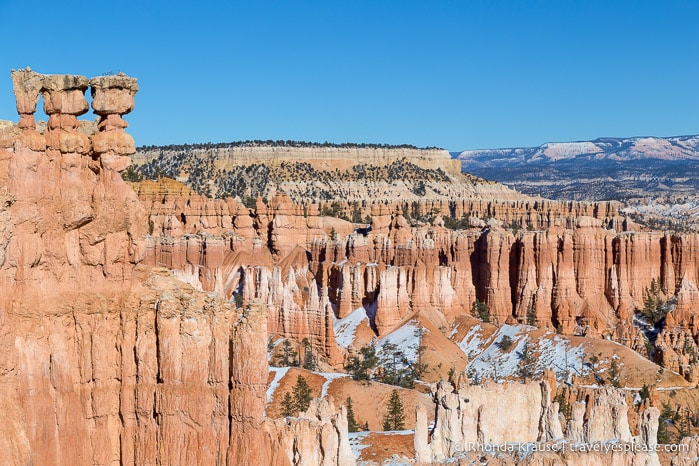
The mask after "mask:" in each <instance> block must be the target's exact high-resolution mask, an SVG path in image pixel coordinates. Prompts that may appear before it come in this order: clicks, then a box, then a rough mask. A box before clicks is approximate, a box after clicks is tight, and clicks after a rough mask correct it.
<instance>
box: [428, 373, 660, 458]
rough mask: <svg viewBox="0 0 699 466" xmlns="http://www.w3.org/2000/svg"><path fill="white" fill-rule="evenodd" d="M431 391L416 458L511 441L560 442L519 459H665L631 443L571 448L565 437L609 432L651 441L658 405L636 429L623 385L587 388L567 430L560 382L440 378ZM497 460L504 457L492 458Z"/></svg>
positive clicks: (577, 439)
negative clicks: (431, 407) (432, 411)
mask: <svg viewBox="0 0 699 466" xmlns="http://www.w3.org/2000/svg"><path fill="white" fill-rule="evenodd" d="M432 393H433V396H434V401H435V404H436V408H437V409H436V419H435V426H434V429H433V430H432V432H431V435H429V440H430V441H429V444H428V429H427V416H426V413H425V412H424V410H420V409H418V411H417V413H416V424H415V452H416V461H417V462H418V463H419V464H430V463H432V462H437V461H445V460H449V459H450V458H452V459H453V458H465V457H468V454H469V452H479V451H483V450H482V448H483V447H484V446H486V445H505V444H508V443H511V444H512V443H530V444H534V443H538V444H540V445H541V444H548V445H550V446H551V445H556V444H557V445H558V446H560V448H558V449H556V448H552V449H550V450H549V452H547V453H534V454H533V455H531V456H530V455H527V456H528V458H527V460H526V461H525V462H523V463H522V464H572V465H577V464H581V465H582V464H593V463H594V461H595V460H601V461H602V463H600V464H619V465H636V464H638V465H646V466H650V465H659V464H660V463H659V461H658V457H657V453H655V452H654V451H633V449H631V448H629V449H628V451H626V452H623V451H616V452H614V451H608V452H606V453H605V454H603V455H602V454H600V455H599V456H596V455H597V454H598V453H596V452H584V453H581V452H575V451H572V450H573V449H571V448H569V446H570V445H569V444H568V443H567V442H570V443H571V444H578V445H580V444H586V445H592V444H596V443H604V442H608V441H612V440H613V441H615V442H619V443H622V444H623V443H627V444H637V445H639V448H638V449H637V450H652V449H653V448H654V446H655V445H656V444H657V432H658V416H659V414H660V412H659V411H658V410H657V409H656V408H647V409H646V410H645V411H643V413H642V414H641V416H640V418H639V421H638V431H639V435H638V436H636V437H633V436H632V435H631V431H630V428H629V420H628V414H627V412H628V409H629V407H628V405H627V404H626V397H625V394H624V393H623V391H622V390H618V389H614V388H611V387H604V388H603V389H601V390H588V392H587V393H586V396H585V397H584V398H581V399H580V401H576V402H575V403H574V405H573V409H572V415H571V418H570V419H569V420H568V422H567V424H568V425H567V427H566V429H565V431H564V430H563V423H564V422H565V418H563V417H562V416H561V415H559V404H558V402H556V401H552V399H553V395H554V393H555V387H551V385H550V384H549V382H548V381H545V380H544V381H541V382H529V383H526V384H519V383H505V384H495V383H493V382H491V381H488V382H486V383H485V384H483V385H465V384H462V385H460V386H459V387H458V389H456V388H455V387H454V386H453V385H452V384H451V383H448V382H446V381H441V382H439V383H438V384H436V385H435V386H434V388H433V392H432ZM562 441H565V442H564V443H561V442H562ZM515 451H516V449H515ZM615 456H616V458H615ZM474 458H475V457H474ZM610 460H611V461H610ZM481 461H482V460H481ZM549 461H551V462H549ZM560 461H564V463H559V462H560ZM488 464H490V462H489V463H488ZM495 464H500V463H498V462H497V461H495ZM503 464H508V463H507V462H504V463H503Z"/></svg>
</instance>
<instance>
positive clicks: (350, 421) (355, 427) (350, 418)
mask: <svg viewBox="0 0 699 466" xmlns="http://www.w3.org/2000/svg"><path fill="white" fill-rule="evenodd" d="M347 430H348V431H349V432H359V423H358V422H357V420H356V419H355V417H354V409H352V398H350V397H349V396H348V397H347Z"/></svg>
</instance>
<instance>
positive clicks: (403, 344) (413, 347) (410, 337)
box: [376, 320, 429, 361]
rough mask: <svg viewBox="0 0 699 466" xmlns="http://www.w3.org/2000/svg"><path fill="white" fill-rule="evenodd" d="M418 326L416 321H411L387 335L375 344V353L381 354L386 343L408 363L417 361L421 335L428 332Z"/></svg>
mask: <svg viewBox="0 0 699 466" xmlns="http://www.w3.org/2000/svg"><path fill="white" fill-rule="evenodd" d="M418 325H419V323H418V322H417V321H415V320H411V321H410V322H407V323H406V324H404V325H403V326H402V327H400V328H398V329H396V330H394V331H393V332H391V333H389V334H388V335H386V336H385V337H383V338H382V339H380V340H379V342H378V343H377V344H376V353H377V354H381V351H382V350H383V348H384V345H386V343H391V344H394V345H396V346H397V347H398V349H400V350H401V351H402V352H403V354H404V355H405V357H406V358H407V359H408V360H409V361H415V360H416V359H417V353H418V348H419V347H420V342H421V338H422V333H423V332H429V330H427V329H425V328H423V327H421V326H418Z"/></svg>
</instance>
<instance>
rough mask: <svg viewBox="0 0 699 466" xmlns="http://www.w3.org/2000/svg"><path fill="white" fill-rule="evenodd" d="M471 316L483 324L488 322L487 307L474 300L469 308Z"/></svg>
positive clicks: (488, 311)
mask: <svg viewBox="0 0 699 466" xmlns="http://www.w3.org/2000/svg"><path fill="white" fill-rule="evenodd" d="M471 314H472V315H473V316H474V317H478V318H479V319H481V320H482V321H483V322H485V323H488V322H490V310H489V309H488V305H487V304H486V303H484V302H482V301H479V300H477V299H476V300H475V301H474V302H473V306H471Z"/></svg>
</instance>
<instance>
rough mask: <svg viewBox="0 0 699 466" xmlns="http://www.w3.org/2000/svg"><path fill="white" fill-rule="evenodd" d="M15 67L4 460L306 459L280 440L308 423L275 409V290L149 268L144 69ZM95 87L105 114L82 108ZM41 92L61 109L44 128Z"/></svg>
mask: <svg viewBox="0 0 699 466" xmlns="http://www.w3.org/2000/svg"><path fill="white" fill-rule="evenodd" d="M12 79H13V82H14V87H15V94H16V97H17V110H18V112H19V115H20V120H19V123H18V124H16V125H12V124H5V123H3V124H1V125H0V186H1V187H2V188H0V290H1V292H0V412H1V413H2V422H0V458H2V461H1V462H2V463H3V464H17V465H20V464H36V465H61V464H64V465H79V464H115V463H119V464H168V465H176V464H181V465H185V464H186V465H190V464H231V465H232V464H265V463H267V462H268V460H272V459H274V460H273V461H274V464H279V465H283V464H292V462H293V461H294V457H293V456H292V457H289V456H288V455H287V451H286V450H284V449H283V446H282V445H281V444H280V442H279V440H278V439H279V438H284V439H286V440H285V442H286V444H285V445H288V444H289V442H290V443H291V445H294V442H297V441H298V438H297V436H296V434H295V433H294V431H293V429H292V428H291V427H289V428H285V427H279V426H276V425H274V424H273V423H270V422H269V421H266V420H265V419H264V409H265V389H266V381H267V351H266V326H267V312H266V309H265V306H264V303H259V302H252V303H251V305H250V306H248V307H247V308H246V309H244V310H243V309H236V308H235V306H233V305H231V304H230V303H229V302H228V301H227V300H225V299H221V297H218V296H216V295H212V294H210V293H206V292H202V291H198V290H196V289H194V288H192V287H191V286H188V285H186V284H184V283H183V282H181V281H178V280H176V279H174V278H173V277H172V276H171V274H170V273H169V272H168V271H167V270H165V269H162V268H152V267H148V266H146V265H144V262H143V259H144V257H145V252H146V250H147V242H146V236H147V230H148V218H147V216H146V211H145V209H144V208H143V206H142V204H141V202H140V201H139V200H138V198H137V196H136V193H134V191H133V190H132V189H131V188H130V187H129V186H128V185H127V184H126V183H125V182H124V181H123V180H122V178H121V175H120V171H122V170H124V169H125V168H126V167H127V166H128V165H129V163H130V159H129V156H130V154H132V153H133V152H134V142H133V139H132V138H131V136H129V135H128V134H127V133H126V132H125V131H124V128H126V126H127V123H126V122H125V121H124V119H123V118H122V116H123V115H124V114H127V113H129V112H130V111H131V110H132V109H133V107H134V95H135V93H136V91H137V90H138V85H137V82H136V80H135V79H134V78H130V77H127V76H124V75H121V74H120V75H118V76H103V77H98V78H92V79H89V80H88V79H87V78H85V77H83V76H72V75H42V74H38V73H35V72H32V71H31V70H29V69H27V70H20V71H13V73H12ZM88 89H89V90H90V92H91V94H92V108H93V110H94V112H95V114H96V115H97V117H98V119H97V125H96V127H95V125H94V124H91V123H90V122H86V121H82V120H78V118H77V117H78V116H80V115H82V114H84V113H86V112H87V111H88V103H87V100H86V98H85V92H86V91H87V90H88ZM40 97H41V98H42V99H43V104H44V110H45V112H46V114H47V115H48V116H49V121H48V124H47V126H46V128H45V129H43V130H39V131H37V124H36V123H35V120H34V112H35V110H36V105H37V103H38V101H39V98H40ZM338 419H339V420H338ZM338 419H335V418H334V417H332V416H331V415H330V414H327V410H326V412H324V414H323V417H322V419H319V420H317V421H316V424H317V425H318V426H319V427H318V429H322V430H323V432H325V430H326V427H324V426H326V425H330V426H331V427H330V429H334V430H333V432H335V437H334V439H335V445H336V449H335V451H332V449H331V448H330V444H327V445H325V449H324V450H323V455H324V456H323V458H325V457H326V456H327V458H328V459H327V464H350V463H348V462H347V455H346V447H345V443H346V418H344V430H343V427H342V426H343V424H342V421H343V418H342V416H340V417H339V418H338ZM343 435H344V436H345V437H344V439H345V440H342V436H343ZM330 437H332V436H330ZM330 437H329V436H328V434H326V433H324V435H323V438H324V439H326V438H327V439H329V438H330ZM316 441H317V442H320V440H319V439H316ZM328 441H330V440H328ZM341 447H342V448H341ZM307 454H308V455H311V454H317V452H316V453H307ZM343 455H344V456H343ZM301 457H302V458H303V454H302V455H301ZM340 459H342V461H341V460H340ZM343 461H344V462H343ZM352 462H353V459H352Z"/></svg>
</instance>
